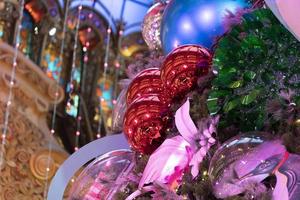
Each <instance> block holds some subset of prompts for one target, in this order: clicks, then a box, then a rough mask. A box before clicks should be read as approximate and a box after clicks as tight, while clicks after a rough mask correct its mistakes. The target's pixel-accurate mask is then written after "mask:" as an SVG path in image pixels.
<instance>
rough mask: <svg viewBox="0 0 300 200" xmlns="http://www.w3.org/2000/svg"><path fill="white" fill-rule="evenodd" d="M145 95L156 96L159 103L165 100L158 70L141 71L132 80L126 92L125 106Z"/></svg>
mask: <svg viewBox="0 0 300 200" xmlns="http://www.w3.org/2000/svg"><path fill="white" fill-rule="evenodd" d="M147 95H156V96H158V97H159V99H160V100H161V101H164V100H167V99H166V97H165V96H166V95H165V93H164V88H163V84H162V81H161V78H160V70H159V69H158V68H149V69H146V70H143V71H142V72H140V73H139V74H138V75H137V76H136V77H135V78H134V79H133V80H132V82H131V83H130V85H129V87H128V90H127V105H130V104H131V103H132V102H134V101H135V100H136V99H137V98H140V97H144V96H147Z"/></svg>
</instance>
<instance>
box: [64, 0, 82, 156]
mask: <svg viewBox="0 0 300 200" xmlns="http://www.w3.org/2000/svg"><path fill="white" fill-rule="evenodd" d="M81 11H82V1H80V5H79V6H78V13H77V20H76V28H75V41H74V46H73V58H72V69H71V78H70V85H69V87H70V90H69V94H70V97H69V98H68V101H67V106H68V107H71V100H72V98H71V95H72V94H73V93H74V90H75V85H74V83H73V82H74V81H75V80H74V77H75V76H74V73H76V70H77V67H76V59H77V47H78V33H79V27H80V21H81V20H80V16H81ZM83 49H84V50H86V47H84V48H83ZM78 84H80V83H78ZM78 102H80V95H79V94H78ZM78 105H80V103H78ZM79 107H80V106H78V107H77V116H76V132H75V148H74V150H75V151H77V150H78V143H79V136H80V128H81V115H80V113H79V110H80V108H79Z"/></svg>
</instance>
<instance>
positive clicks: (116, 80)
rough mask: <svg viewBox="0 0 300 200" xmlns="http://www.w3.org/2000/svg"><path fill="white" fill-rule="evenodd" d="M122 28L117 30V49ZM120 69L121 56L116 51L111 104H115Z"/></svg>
mask: <svg viewBox="0 0 300 200" xmlns="http://www.w3.org/2000/svg"><path fill="white" fill-rule="evenodd" d="M122 21H123V20H122V19H121V23H122ZM123 33H124V31H123V29H122V28H121V29H120V30H119V37H118V49H120V48H121V44H122V37H123ZM121 69H122V65H121V56H120V53H119V51H118V54H117V58H116V63H115V80H114V93H113V98H112V104H113V106H115V105H116V103H117V100H116V99H117V85H118V82H119V75H120V70H121Z"/></svg>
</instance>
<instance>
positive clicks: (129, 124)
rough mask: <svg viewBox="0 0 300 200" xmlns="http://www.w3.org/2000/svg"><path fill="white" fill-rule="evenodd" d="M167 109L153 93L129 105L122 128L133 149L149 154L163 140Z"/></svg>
mask: <svg viewBox="0 0 300 200" xmlns="http://www.w3.org/2000/svg"><path fill="white" fill-rule="evenodd" d="M167 111H168V108H167V106H166V105H165V104H164V103H162V102H161V101H160V100H159V98H158V97H157V96H154V95H148V96H144V97H141V98H139V99H137V100H136V101H134V102H133V103H132V104H131V105H130V106H129V108H128V109H127V111H126V113H125V116H124V122H123V129H124V133H125V135H126V137H127V140H128V142H129V144H130V145H131V147H132V148H133V149H134V150H135V151H138V152H140V153H143V154H151V153H152V152H153V151H154V150H155V149H156V148H157V147H158V146H159V145H160V144H161V143H162V142H163V141H164V140H165V130H166V128H167V124H168V121H169V117H168V112H167Z"/></svg>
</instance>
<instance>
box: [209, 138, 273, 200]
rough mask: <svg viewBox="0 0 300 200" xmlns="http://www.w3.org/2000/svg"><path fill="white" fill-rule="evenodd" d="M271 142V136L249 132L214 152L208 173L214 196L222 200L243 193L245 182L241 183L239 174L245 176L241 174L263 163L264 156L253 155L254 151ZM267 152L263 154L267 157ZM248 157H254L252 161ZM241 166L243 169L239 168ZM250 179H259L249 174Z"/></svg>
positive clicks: (241, 179) (259, 154) (232, 139)
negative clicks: (255, 164) (256, 164)
mask: <svg viewBox="0 0 300 200" xmlns="http://www.w3.org/2000/svg"><path fill="white" fill-rule="evenodd" d="M272 140H273V137H272V135H270V134H268V133H262V132H250V133H245V134H240V135H237V136H235V137H233V138H231V139H229V140H228V141H226V142H225V143H223V144H222V146H221V147H219V149H218V150H217V151H216V152H215V154H214V156H213V158H212V160H211V162H210V166H209V172H208V173H209V177H210V180H211V183H212V188H213V192H214V195H215V196H216V197H217V198H222V199H223V198H227V197H229V196H233V195H237V194H240V193H241V192H243V190H244V189H245V187H246V186H245V185H247V181H245V182H243V178H241V177H240V174H242V175H243V176H245V175H244V174H243V172H244V171H247V170H248V169H251V168H252V167H253V166H254V163H260V162H263V160H264V159H265V157H266V156H265V155H262V152H259V153H257V154H255V151H254V150H255V149H256V148H257V147H258V146H260V145H261V144H263V143H265V142H267V141H272ZM267 151H268V150H265V151H263V152H264V153H265V154H266V155H267V154H268V153H269V152H267ZM271 151H272V150H271ZM250 155H254V159H253V156H252V157H250ZM250 158H251V159H250ZM241 165H242V167H244V168H241ZM246 174H247V173H246ZM258 175H259V173H258ZM261 175H263V174H261ZM251 176H253V177H251ZM245 178H248V176H245ZM251 178H252V180H259V179H260V178H261V177H259V176H255V174H253V175H251V173H250V174H249V180H250V179H251ZM263 178H264V177H263ZM245 180H246V179H245Z"/></svg>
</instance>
